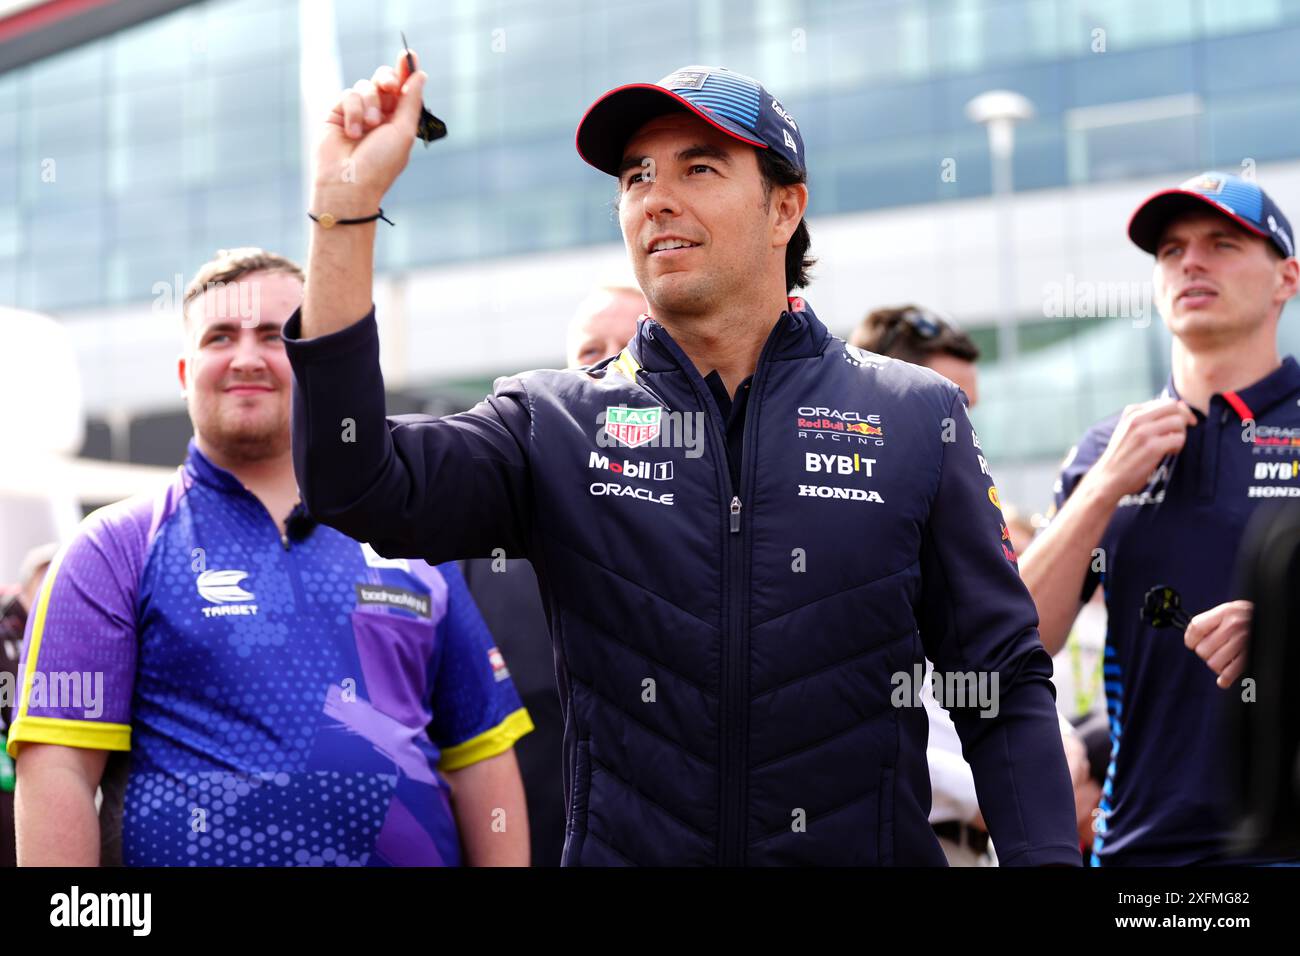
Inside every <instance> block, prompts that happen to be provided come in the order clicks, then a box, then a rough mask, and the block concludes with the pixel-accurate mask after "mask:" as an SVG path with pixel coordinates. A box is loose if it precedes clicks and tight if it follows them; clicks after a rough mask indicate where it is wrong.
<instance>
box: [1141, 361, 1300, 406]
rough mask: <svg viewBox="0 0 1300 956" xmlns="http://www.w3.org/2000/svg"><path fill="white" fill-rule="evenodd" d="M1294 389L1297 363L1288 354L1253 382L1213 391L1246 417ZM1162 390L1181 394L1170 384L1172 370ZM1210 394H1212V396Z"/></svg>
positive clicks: (1299, 378)
mask: <svg viewBox="0 0 1300 956" xmlns="http://www.w3.org/2000/svg"><path fill="white" fill-rule="evenodd" d="M1297 391H1300V364H1297V363H1296V360H1295V358H1294V357H1293V356H1290V355H1288V356H1286V357H1285V358H1283V359H1282V364H1281V365H1279V366H1278V367H1277V368H1275V369H1273V371H1271V372H1269V373H1268V374H1267V375H1265V376H1264V377H1263V378H1261V379H1260V380H1259V381H1258V382H1255V383H1254V384H1253V385H1248V386H1246V387H1245V388H1243V389H1239V390H1238V391H1236V392H1216V393H1215V394H1217V395H1222V396H1223V400H1224V401H1225V402H1226V403H1227V404H1228V405H1230V406H1231V407H1232V409H1233V411H1235V412H1236V413H1237V417H1238V418H1240V419H1241V420H1242V421H1245V420H1246V419H1248V418H1254V417H1255V416H1256V415H1258V414H1261V413H1263V412H1267V411H1270V410H1271V409H1272V408H1273V406H1275V405H1277V404H1278V403H1279V402H1281V401H1282V400H1283V399H1285V398H1289V397H1290V396H1291V395H1293V394H1295V393H1296V392H1297ZM1164 394H1165V395H1168V396H1169V397H1170V398H1182V396H1181V395H1179V394H1178V389H1177V388H1175V387H1174V376H1173V373H1172V372H1171V373H1170V374H1169V380H1168V381H1167V382H1166V383H1165V391H1164ZM1210 397H1211V398H1213V397H1214V396H1213V395H1212V396H1210Z"/></svg>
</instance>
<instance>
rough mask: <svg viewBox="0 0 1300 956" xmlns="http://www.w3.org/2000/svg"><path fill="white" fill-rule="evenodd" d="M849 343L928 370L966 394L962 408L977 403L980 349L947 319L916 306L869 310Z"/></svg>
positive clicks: (851, 334)
mask: <svg viewBox="0 0 1300 956" xmlns="http://www.w3.org/2000/svg"><path fill="white" fill-rule="evenodd" d="M849 344H850V345H855V346H857V347H858V348H860V349H866V350H867V351H868V352H875V353H876V354H877V355H888V356H889V357H890V358H896V359H901V360H902V361H904V362H911V363H912V364H913V365H922V366H924V367H926V368H932V369H934V370H935V371H936V372H938V373H939V374H940V375H942V376H943V377H944V378H946V379H947V380H948V381H950V382H952V383H953V384H954V385H956V386H957V387H958V388H960V389H961V390H962V391H963V392H965V393H966V407H967V408H974V407H975V406H976V405H977V404H978V403H979V397H980V396H979V375H978V374H977V373H976V371H975V363H976V362H978V361H979V358H980V350H979V346H978V345H976V344H975V342H974V340H973V339H971V337H970V336H969V335H967V334H966V333H965V332H963V331H962V330H961V329H959V328H958V327H957V325H956V324H955V323H954V322H953V321H952V320H951V319H949V318H947V317H945V316H942V315H940V314H939V313H937V312H935V311H933V310H931V309H925V308H922V307H921V306H919V305H899V306H891V307H888V308H881V309H873V310H872V311H871V312H868V313H867V317H866V318H865V319H863V320H862V321H861V322H860V323H858V325H857V327H856V328H854V330H853V331H852V332H851V333H849Z"/></svg>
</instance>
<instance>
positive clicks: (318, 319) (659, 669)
mask: <svg viewBox="0 0 1300 956" xmlns="http://www.w3.org/2000/svg"><path fill="white" fill-rule="evenodd" d="M424 79H425V76H424V74H423V73H420V72H417V73H415V74H414V75H411V74H410V70H409V69H408V67H407V65H406V63H405V59H404V58H403V59H401V60H399V62H398V65H397V68H396V69H395V70H394V69H390V68H388V67H381V68H380V69H379V70H377V71H376V73H375V75H374V77H373V78H372V80H370V81H363V82H361V83H359V84H357V85H356V86H355V87H354V88H353V89H352V90H350V91H348V92H346V93H345V94H344V95H343V97H342V99H341V100H340V102H339V104H338V105H337V106H336V108H335V109H334V111H333V113H332V115H331V116H330V118H329V124H328V126H327V128H326V132H325V135H324V136H323V137H322V139H321V142H320V145H319V147H318V152H317V163H318V170H317V174H316V182H315V188H314V193H313V198H312V208H311V213H312V214H313V215H314V216H315V217H317V221H318V222H321V220H324V221H325V222H329V221H330V220H329V219H326V216H329V217H332V220H333V223H334V224H333V227H332V228H325V225H324V222H321V225H320V226H319V227H318V228H315V229H314V232H313V239H312V251H311V260H310V266H309V275H308V283H307V291H306V296H305V299H304V304H303V308H302V310H301V313H300V315H299V316H296V317H294V318H293V319H292V320H291V321H290V323H289V325H288V326H287V327H286V329H285V333H284V334H285V338H286V340H287V342H288V349H289V355H290V359H291V362H292V364H293V367H294V371H295V375H296V377H297V388H296V390H295V403H296V404H295V408H294V429H295V439H294V451H295V461H296V467H297V471H298V476H299V481H300V483H301V486H302V492H303V495H304V500H305V501H306V503H307V505H308V507H309V508H310V510H311V511H312V513H313V515H315V516H316V517H317V518H319V519H320V520H322V521H324V522H326V523H327V524H330V525H333V526H335V527H337V528H339V529H340V530H343V531H345V532H346V533H348V534H350V535H352V536H354V537H357V538H361V539H364V540H368V541H369V542H371V543H372V545H373V546H374V548H375V549H376V550H377V551H378V552H379V553H381V554H384V555H398V554H407V555H418V556H422V557H424V558H426V559H427V560H430V561H442V560H447V559H449V558H459V557H469V556H486V555H490V554H492V553H493V552H494V551H497V549H500V552H499V553H504V554H505V555H507V556H512V557H513V556H524V557H528V558H530V559H531V560H532V562H533V564H534V566H535V568H536V569H537V573H538V577H539V580H540V583H541V586H542V592H543V596H544V599H545V603H546V608H547V613H548V617H549V622H550V628H551V636H552V640H553V643H554V649H555V659H556V666H557V678H558V681H559V684H560V691H561V697H562V700H563V703H564V709H565V759H564V764H565V766H564V774H565V786H566V791H567V793H566V809H567V814H568V822H567V828H566V844H565V854H564V862H565V863H566V864H569V865H575V864H587V865H624V864H650V865H680V864H686V865H691V864H696V865H705V864H721V865H746V864H751V865H763V864H783V863H804V864H808V863H811V864H868V865H869V864H913V865H915V864H922V865H925V864H929V865H936V866H939V865H943V863H944V856H943V853H942V852H941V851H940V849H939V846H938V843H937V842H936V840H935V837H934V833H933V830H932V829H931V828H930V826H929V824H928V823H927V820H926V816H927V811H928V809H929V804H930V789H929V778H928V774H927V770H926V762H925V743H926V717H925V712H924V710H923V709H922V707H921V706H919V701H918V698H917V692H918V691H919V690H920V688H919V686H918V685H919V678H920V672H921V671H920V662H921V660H922V657H923V656H928V657H930V659H931V660H933V661H934V662H935V665H936V671H937V672H938V673H939V674H940V678H941V679H942V680H943V681H944V684H943V686H942V687H941V688H940V693H941V694H942V695H943V696H942V697H941V701H942V702H944V703H945V705H947V706H949V707H950V708H951V710H952V713H953V717H954V720H955V721H956V725H957V728H958V731H959V733H960V735H961V738H962V741H963V744H964V747H965V751H966V755H967V756H968V758H969V760H970V763H971V765H972V767H973V768H974V772H975V781H976V785H977V789H978V792H979V798H980V806H981V807H982V808H983V810H984V815H985V818H986V820H987V822H988V826H989V831H990V833H991V834H992V838H993V840H994V842H995V844H996V846H997V849H998V855H999V857H1000V858H1001V860H1002V862H1003V863H1004V864H1010V865H1016V864H1022V865H1025V864H1028V865H1042V864H1066V865H1078V863H1079V862H1080V858H1079V852H1078V847H1077V844H1076V841H1075V827H1074V814H1073V804H1072V798H1071V792H1070V781H1069V777H1068V774H1067V770H1066V763H1065V757H1064V754H1063V752H1062V748H1061V741H1060V735H1059V733H1058V732H1057V724H1056V718H1055V711H1054V707H1053V692H1052V689H1051V685H1050V682H1049V679H1048V678H1049V675H1050V673H1051V663H1050V659H1049V658H1048V656H1047V654H1046V652H1045V651H1044V650H1043V647H1042V644H1041V642H1040V641H1039V638H1038V633H1037V630H1036V624H1037V617H1036V613H1035V610H1034V606H1033V603H1032V601H1031V600H1030V598H1029V595H1028V593H1027V592H1026V590H1025V588H1024V587H1023V585H1022V584H1021V582H1020V579H1019V576H1018V574H1017V571H1016V569H1015V566H1014V564H1013V563H1012V562H1013V560H1014V554H1013V553H1012V552H1011V551H1010V549H1009V547H1008V545H1007V538H1008V535H1007V531H1006V527H1005V525H1004V524H1003V522H1002V517H1001V511H1000V508H999V505H998V499H997V489H996V488H995V486H994V484H993V481H992V479H991V478H990V477H989V476H988V467H987V463H986V462H985V460H984V458H983V456H982V452H981V449H980V447H979V440H978V438H977V437H976V435H975V432H974V431H973V430H972V428H971V424H970V421H969V419H968V418H967V415H966V411H965V404H964V402H963V400H962V396H961V393H960V391H959V390H958V389H957V388H956V387H955V386H954V385H952V384H951V383H950V382H948V381H947V380H945V379H943V378H942V377H941V376H939V375H937V374H935V373H932V372H930V371H928V370H925V369H921V368H917V367H915V366H911V365H907V364H905V363H903V362H897V361H892V360H889V359H886V358H883V357H881V356H876V355H872V354H871V353H867V352H864V351H862V350H860V349H855V348H851V347H848V346H846V345H845V343H844V342H843V341H841V340H840V339H837V338H835V337H833V336H831V335H830V334H829V333H828V332H827V330H826V328H825V326H824V325H822V323H821V322H820V321H818V319H817V318H816V316H815V315H814V314H813V312H812V310H811V309H810V308H809V307H808V306H807V304H806V303H804V302H803V301H802V300H801V299H799V298H790V297H789V293H790V292H791V291H792V290H793V289H794V288H796V287H799V286H802V285H804V284H805V283H806V282H807V274H806V268H807V266H808V265H809V260H807V258H806V252H807V248H808V232H807V226H806V224H805V223H804V221H803V215H804V211H805V209H806V206H807V201H808V189H807V186H806V185H805V179H806V167H805V165H804V148H803V141H802V137H801V136H800V133H799V129H798V126H797V125H796V123H795V121H794V119H793V118H792V117H791V116H790V115H789V113H788V112H787V111H785V110H784V109H783V108H782V107H781V105H780V103H779V102H778V101H777V100H776V99H775V98H774V97H772V96H771V95H770V94H769V93H767V92H766V91H765V90H763V89H762V87H761V86H759V84H758V83H756V82H755V81H754V80H752V79H750V78H748V77H745V76H741V75H740V74H736V73H731V72H729V71H727V70H724V69H720V68H716V67H689V68H686V69H683V70H679V71H677V72H676V73H674V74H672V75H670V76H669V77H666V78H665V79H664V80H662V81H660V82H659V83H658V84H654V85H651V84H634V85H631V86H627V87H621V88H619V89H617V90H614V91H611V92H610V93H608V94H606V95H605V96H604V97H602V98H601V99H600V100H598V101H597V102H596V104H595V105H594V106H593V107H592V108H591V109H590V110H589V111H588V113H587V115H586V116H585V117H584V119H583V121H582V124H581V126H580V127H579V130H578V150H579V153H580V154H581V156H582V157H583V159H585V160H586V161H587V162H588V163H590V164H591V165H593V166H595V167H596V168H597V169H600V170H602V171H604V172H607V173H609V174H611V175H613V176H617V177H618V179H619V217H620V222H621V226H622V230H623V236H624V239H625V241H626V243H627V246H628V250H629V256H630V258H631V261H632V265H633V268H634V270H635V272H636V275H637V279H638V284H639V285H640V287H641V289H642V290H643V291H644V292H645V293H646V298H647V301H648V302H649V304H650V312H651V315H652V316H653V318H649V319H645V320H642V322H641V323H640V325H639V327H638V330H637V335H636V337H635V338H634V339H633V340H632V341H631V342H630V343H629V344H628V346H627V348H626V349H624V350H623V351H622V353H621V354H620V355H619V356H618V357H617V358H615V359H612V360H609V361H606V362H603V363H600V364H598V365H596V366H594V367H592V368H590V369H585V370H584V369H578V370H569V371H539V372H529V373H525V374H522V375H519V376H515V377H511V378H505V379H501V380H500V381H498V382H497V384H496V388H495V391H494V394H493V395H491V396H489V397H488V398H487V399H486V400H485V401H484V402H482V403H480V404H479V405H478V406H477V407H475V408H473V409H471V410H470V411H468V412H465V413H463V414H460V415H452V416H448V417H445V418H441V419H432V418H428V417H421V416H399V417H395V418H392V419H386V418H385V409H384V391H383V381H382V378H381V375H380V368H379V360H378V356H379V341H378V336H377V333H376V325H375V320H374V315H373V307H372V304H371V269H372V255H373V242H374V229H375V226H374V218H375V214H376V210H377V209H378V207H379V204H380V200H381V199H382V197H383V195H384V193H385V192H386V191H387V189H388V187H389V186H390V185H391V183H392V182H393V181H394V180H395V179H396V177H397V175H398V174H399V173H400V172H401V170H402V169H403V167H404V166H405V164H406V162H407V159H408V155H409V149H410V145H411V142H412V139H413V134H414V131H415V129H416V120H417V117H418V115H419V110H420V100H421V93H422V90H423V85H424ZM340 170H343V171H345V174H341V173H340ZM344 220H367V221H364V222H353V223H347V222H344ZM466 321H473V317H472V316H467V317H466Z"/></svg>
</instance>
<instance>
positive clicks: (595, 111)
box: [575, 83, 768, 176]
mask: <svg viewBox="0 0 1300 956" xmlns="http://www.w3.org/2000/svg"><path fill="white" fill-rule="evenodd" d="M676 112H685V113H694V114H695V115H696V116H698V117H699V118H700V119H702V120H704V122H706V123H708V124H709V125H710V126H712V127H714V128H716V129H718V130H721V131H722V132H724V133H726V134H727V135H728V136H731V137H733V138H734V139H738V140H740V141H741V142H742V143H748V144H749V145H750V146H757V147H758V148H759V149H767V148H768V147H767V144H766V143H764V142H762V141H761V140H759V139H756V138H755V136H754V134H753V133H751V132H750V131H749V130H747V129H745V128H744V127H743V126H740V125H739V124H737V123H734V122H732V121H731V120H729V119H727V118H726V117H725V116H719V115H718V114H716V113H712V112H709V111H707V110H704V109H701V108H700V107H698V106H695V105H694V104H693V103H691V102H690V100H687V99H686V98H685V97H681V96H678V95H677V94H676V93H674V92H672V91H671V90H665V89H664V88H663V87H662V86H655V85H654V84H652V83H629V84H628V85H627V86H620V87H618V88H617V89H613V90H610V91H609V92H608V93H606V94H605V95H604V96H602V97H601V98H600V99H598V100H596V102H595V103H593V104H591V107H590V108H589V109H588V110H587V113H586V115H585V116H583V117H582V121H581V122H580V123H578V132H577V135H576V137H575V145H576V146H577V147H578V155H579V156H581V157H582V158H583V160H584V161H586V162H587V163H589V164H590V165H592V166H595V167H596V168H597V169H599V170H600V171H601V172H602V173H609V175H611V176H617V175H618V168H619V166H620V165H621V164H622V162H623V147H625V146H626V145H627V141H628V140H629V139H631V138H632V134H633V133H635V132H636V131H637V130H638V129H640V128H641V127H642V126H644V125H645V124H646V123H648V122H649V121H650V120H652V119H654V118H655V117H656V116H662V115H663V114H664V113H676Z"/></svg>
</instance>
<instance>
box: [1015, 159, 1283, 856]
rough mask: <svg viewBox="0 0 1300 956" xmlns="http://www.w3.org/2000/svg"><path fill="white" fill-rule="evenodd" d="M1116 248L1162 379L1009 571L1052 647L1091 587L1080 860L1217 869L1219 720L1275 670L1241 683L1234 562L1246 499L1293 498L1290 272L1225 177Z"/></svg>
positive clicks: (1106, 438)
mask: <svg viewBox="0 0 1300 956" xmlns="http://www.w3.org/2000/svg"><path fill="white" fill-rule="evenodd" d="M1128 235H1129V238H1130V239H1131V240H1132V241H1133V243H1134V244H1135V245H1137V247H1138V248H1139V249H1141V250H1142V251H1143V252H1146V253H1148V254H1150V255H1152V256H1153V257H1154V259H1155V262H1154V266H1153V280H1154V286H1155V301H1156V303H1157V305H1158V307H1159V310H1160V314H1161V317H1162V318H1163V320H1164V323H1165V326H1166V327H1167V328H1168V329H1169V331H1170V333H1171V334H1172V335H1173V343H1172V355H1171V367H1172V374H1171V376H1170V379H1169V382H1168V384H1167V385H1166V386H1165V388H1164V391H1163V392H1162V393H1161V394H1160V395H1159V396H1158V397H1157V398H1154V399H1152V400H1150V401H1146V402H1142V403H1140V404H1137V405H1130V406H1128V407H1127V408H1125V409H1124V410H1123V411H1121V412H1119V413H1116V414H1114V415H1111V416H1110V417H1109V418H1106V419H1104V420H1103V421H1101V422H1099V423H1097V424H1096V425H1094V426H1092V427H1091V428H1089V429H1088V430H1087V432H1086V433H1085V434H1084V436H1083V438H1082V439H1081V440H1080V441H1079V443H1078V445H1077V446H1075V447H1074V448H1073V449H1071V450H1070V452H1069V454H1068V455H1067V456H1066V459H1065V462H1064V464H1063V465H1062V470H1061V476H1060V480H1059V481H1058V483H1057V486H1056V508H1057V509H1058V510H1057V511H1056V513H1055V515H1054V517H1053V518H1052V520H1051V523H1050V524H1049V525H1048V526H1047V528H1046V529H1045V530H1044V531H1043V532H1042V533H1041V534H1040V535H1039V536H1038V537H1037V538H1036V539H1035V541H1034V544H1033V545H1032V546H1031V547H1030V549H1029V551H1028V552H1027V553H1026V554H1025V556H1024V559H1023V560H1022V561H1021V565H1020V569H1021V574H1022V576H1023V577H1024V580H1025V583H1026V584H1027V585H1028V586H1029V589H1030V592H1031V593H1032V594H1033V596H1034V600H1035V602H1036V603H1037V605H1038V609H1039V615H1040V619H1041V620H1040V625H1039V627H1040V631H1041V634H1042V639H1043V643H1044V645H1045V646H1046V647H1047V649H1048V650H1049V651H1052V652H1055V651H1056V650H1059V649H1060V647H1061V646H1062V644H1063V643H1064V641H1065V638H1066V635H1067V633H1068V632H1069V630H1070V626H1071V623H1072V622H1073V621H1074V619H1075V616H1076V615H1077V614H1078V612H1079V608H1080V604H1081V602H1082V601H1085V600H1087V599H1089V598H1090V597H1091V596H1092V594H1093V592H1094V590H1095V589H1096V588H1097V585H1098V584H1101V585H1103V587H1104V593H1105V601H1106V612H1107V636H1106V650H1105V688H1106V697H1107V711H1108V716H1109V724H1110V738H1111V751H1110V763H1109V766H1108V768H1107V779H1106V784H1105V788H1104V795H1103V797H1102V800H1101V804H1100V807H1099V808H1098V821H1097V834H1096V838H1095V840H1094V841H1093V850H1092V856H1091V860H1092V863H1093V865H1099V866H1106V865H1136V866H1183V865H1189V864H1198V863H1216V862H1224V861H1226V860H1228V857H1227V854H1226V851H1225V841H1226V839H1227V837H1228V835H1229V832H1230V830H1231V821H1230V820H1229V819H1228V816H1227V809H1226V808H1227V794H1226V792H1225V790H1224V787H1223V777H1224V771H1223V768H1224V766H1225V759H1224V752H1225V751H1224V748H1225V747H1226V742H1225V741H1224V739H1223V728H1222V718H1223V714H1222V711H1223V709H1224V708H1225V707H1226V706H1229V705H1230V704H1232V703H1234V702H1235V700H1236V699H1238V698H1239V699H1240V700H1243V701H1246V700H1249V699H1253V697H1252V696H1251V695H1253V694H1254V684H1253V678H1254V677H1255V676H1258V678H1259V679H1260V680H1261V681H1266V680H1267V679H1268V676H1269V675H1263V674H1261V675H1250V676H1251V679H1250V680H1249V681H1243V682H1242V683H1240V684H1239V683H1238V682H1239V680H1240V679H1241V678H1242V676H1243V674H1242V670H1243V667H1244V661H1245V657H1244V651H1245V648H1246V641H1247V638H1248V636H1249V631H1250V619H1251V612H1252V607H1251V605H1250V604H1249V602H1247V601H1243V600H1236V599H1234V598H1235V597H1236V596H1237V594H1236V592H1235V587H1236V586H1237V584H1236V583H1235V582H1234V581H1233V580H1232V568H1233V563H1234V558H1235V556H1236V554H1237V552H1238V548H1239V545H1240V542H1241V538H1242V534H1243V531H1244V529H1245V526H1246V522H1247V519H1248V518H1249V517H1250V515H1251V513H1252V511H1254V509H1255V508H1256V507H1257V506H1258V505H1259V503H1260V502H1261V501H1265V500H1268V499H1270V498H1280V497H1296V496H1297V495H1300V366H1297V364H1296V361H1295V359H1294V358H1292V357H1290V356H1287V357H1286V358H1283V357H1282V356H1281V355H1280V354H1279V352H1278V341H1277V332H1278V322H1279V319H1280V318H1281V315H1282V310H1283V308H1284V307H1285V305H1286V303H1287V301H1288V300H1289V299H1290V298H1291V297H1292V296H1294V295H1295V293H1296V289H1297V284H1298V283H1300V264H1298V263H1297V261H1296V259H1295V257H1294V252H1295V247H1294V234H1293V233H1292V231H1291V226H1290V223H1289V222H1288V221H1287V218H1286V216H1284V215H1283V214H1282V211H1281V209H1279V208H1278V206H1277V205H1276V203H1274V202H1273V200H1272V199H1271V198H1270V197H1269V196H1268V194H1267V193H1265V192H1264V191H1263V190H1262V189H1261V188H1260V187H1259V186H1258V185H1257V184H1256V183H1255V182H1254V181H1253V180H1246V179H1242V178H1239V177H1236V176H1231V175H1225V174H1223V173H1205V174H1202V175H1200V176H1197V177H1194V178H1193V179H1190V180H1188V181H1187V182H1185V183H1183V184H1181V185H1180V186H1178V187H1176V188H1173V189H1167V190H1163V191H1161V192H1158V193H1156V194H1154V195H1153V196H1151V197H1150V198H1148V199H1147V200H1146V201H1144V202H1143V203H1142V204H1141V205H1140V206H1139V207H1138V209H1137V211H1136V212H1135V213H1134V214H1133V216H1132V218H1131V220H1130V222H1129V226H1128ZM1259 692H1260V693H1285V692H1287V691H1286V690H1285V689H1279V688H1277V687H1276V686H1271V685H1270V686H1269V687H1268V688H1267V689H1265V688H1263V687H1261V688H1260V691H1259ZM1277 859H1278V858H1267V857H1266V858H1263V859H1256V860H1253V862H1276V861H1277ZM1232 862H1251V861H1246V860H1241V859H1236V860H1233V861H1232Z"/></svg>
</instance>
